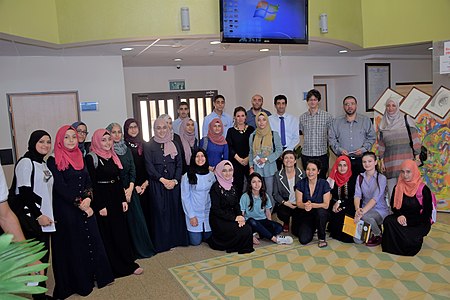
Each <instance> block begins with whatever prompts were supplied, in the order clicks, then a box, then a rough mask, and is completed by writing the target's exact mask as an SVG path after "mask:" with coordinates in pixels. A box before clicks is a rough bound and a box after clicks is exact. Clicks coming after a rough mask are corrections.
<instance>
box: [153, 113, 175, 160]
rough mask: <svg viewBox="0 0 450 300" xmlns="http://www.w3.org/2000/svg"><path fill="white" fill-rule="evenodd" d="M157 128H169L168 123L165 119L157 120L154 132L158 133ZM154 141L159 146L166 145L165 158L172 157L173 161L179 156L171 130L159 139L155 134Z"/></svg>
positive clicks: (154, 124)
mask: <svg viewBox="0 0 450 300" xmlns="http://www.w3.org/2000/svg"><path fill="white" fill-rule="evenodd" d="M157 126H168V125H167V122H166V121H165V120H164V119H160V118H158V119H156V120H155V123H153V131H154V132H156V127H157ZM153 140H154V141H155V142H157V143H159V144H164V156H167V155H170V157H171V158H172V159H174V158H175V156H176V155H177V154H178V151H177V147H175V144H174V142H173V141H172V133H171V132H170V130H167V132H166V134H165V135H164V136H163V137H159V136H158V135H156V134H155V136H154V137H153Z"/></svg>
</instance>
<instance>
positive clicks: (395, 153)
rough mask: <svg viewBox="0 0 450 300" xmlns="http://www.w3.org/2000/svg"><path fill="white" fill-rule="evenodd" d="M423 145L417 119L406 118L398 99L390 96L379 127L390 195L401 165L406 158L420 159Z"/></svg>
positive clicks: (379, 138) (380, 152) (379, 140)
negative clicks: (400, 108) (409, 133)
mask: <svg viewBox="0 0 450 300" xmlns="http://www.w3.org/2000/svg"><path fill="white" fill-rule="evenodd" d="M406 123H408V126H409V127H410V130H411V138H412V141H413V147H412V148H413V149H411V145H410V138H409V135H408V130H407V127H406V126H407V125H406ZM421 146H422V145H421V141H420V137H419V134H418V131H417V128H416V123H415V121H414V120H413V119H412V118H411V117H409V116H406V119H405V114H403V113H402V112H400V110H399V103H398V100H395V99H392V98H389V99H388V100H387V101H386V110H385V112H384V115H383V118H382V119H381V123H380V126H379V128H378V155H379V156H380V159H381V171H382V172H383V173H384V174H385V175H386V178H387V186H388V193H389V197H391V195H392V190H393V188H394V186H395V184H396V183H397V178H398V176H399V175H400V165H401V164H402V162H403V161H404V160H406V159H415V160H416V161H420V160H419V154H420V148H421ZM413 152H414V155H413Z"/></svg>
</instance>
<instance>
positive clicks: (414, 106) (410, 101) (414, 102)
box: [400, 87, 431, 119]
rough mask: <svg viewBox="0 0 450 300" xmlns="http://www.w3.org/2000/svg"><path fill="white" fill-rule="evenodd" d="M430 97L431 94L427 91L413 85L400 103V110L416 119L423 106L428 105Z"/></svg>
mask: <svg viewBox="0 0 450 300" xmlns="http://www.w3.org/2000/svg"><path fill="white" fill-rule="evenodd" d="M430 98H431V96H430V95H428V94H427V93H425V92H423V91H421V90H419V89H418V88H416V87H413V88H412V89H411V91H409V93H408V95H407V96H406V97H405V99H403V101H402V103H400V110H401V111H403V112H404V113H405V114H408V115H410V116H411V117H413V118H414V119H415V118H416V117H417V115H418V114H419V113H420V111H421V110H422V108H424V106H425V105H427V103H428V101H429V100H430Z"/></svg>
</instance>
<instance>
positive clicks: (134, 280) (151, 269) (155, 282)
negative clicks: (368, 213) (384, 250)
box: [48, 213, 450, 300]
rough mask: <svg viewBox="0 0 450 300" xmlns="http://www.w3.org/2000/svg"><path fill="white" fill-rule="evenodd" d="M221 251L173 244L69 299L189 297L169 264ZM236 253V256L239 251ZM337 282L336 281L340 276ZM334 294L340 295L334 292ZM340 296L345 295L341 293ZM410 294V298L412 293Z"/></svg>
mask: <svg viewBox="0 0 450 300" xmlns="http://www.w3.org/2000/svg"><path fill="white" fill-rule="evenodd" d="M438 222H440V223H443V224H448V225H450V214H444V213H439V214H438ZM264 246H270V243H267V242H263V243H262V244H261V246H259V248H261V247H264ZM447 251H450V250H447ZM224 255H225V253H224V252H220V251H214V250H211V249H210V248H209V247H208V246H207V245H205V244H202V245H200V246H198V247H183V248H175V249H173V250H171V251H168V252H166V253H160V254H158V255H156V256H154V257H152V258H148V259H143V260H139V261H138V262H139V264H140V265H141V266H142V267H144V269H145V271H144V273H143V274H142V275H140V276H128V277H126V278H120V279H118V280H116V281H115V282H114V284H112V285H110V286H107V287H105V288H103V289H100V290H97V289H95V290H94V291H93V292H92V293H91V295H89V296H88V297H86V298H83V297H80V296H72V297H70V298H69V299H102V300H103V299H170V300H178V299H190V296H189V295H188V293H187V292H186V291H185V290H184V289H183V287H182V286H181V285H180V283H178V281H177V280H176V279H175V277H174V276H173V275H172V274H171V273H170V271H169V268H172V267H176V266H181V265H186V264H190V263H194V262H199V261H202V260H207V259H211V258H215V257H219V256H224ZM236 256H238V257H239V255H236ZM49 275H50V279H49V281H48V283H49V284H48V285H49V289H50V291H51V290H52V289H53V282H52V279H51V276H52V275H51V273H50V274H49ZM235 279H236V278H235ZM447 280H448V279H447ZM336 283H337V284H338V283H339V280H338V281H337V282H336ZM366 292H367V291H364V290H361V298H365V297H367V296H370V295H367V294H365V293H366ZM294 294H295V291H294V293H293V294H292V295H291V296H292V297H290V296H289V295H285V298H284V299H295V297H293V295H294ZM449 297H450V295H449ZM336 298H339V297H338V296H336ZM341 298H346V297H344V296H342V297H341ZM410 298H411V299H412V297H410ZM248 299H251V298H248Z"/></svg>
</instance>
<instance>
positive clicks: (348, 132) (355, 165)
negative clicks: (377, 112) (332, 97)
mask: <svg viewBox="0 0 450 300" xmlns="http://www.w3.org/2000/svg"><path fill="white" fill-rule="evenodd" d="M357 104H358V102H357V100H356V98H355V97H354V96H347V97H345V98H344V100H343V105H344V111H345V115H343V116H340V117H337V118H336V119H335V120H334V121H333V123H332V125H331V128H330V132H329V135H328V136H329V141H330V146H331V149H332V150H333V152H334V153H335V154H336V155H337V156H340V155H347V156H348V157H350V162H351V164H352V173H353V177H356V176H357V175H358V174H360V173H362V172H364V168H363V166H362V155H363V153H364V152H367V151H370V150H371V149H372V145H373V143H374V142H375V138H376V136H375V129H374V127H373V124H372V121H370V119H369V118H368V117H366V116H364V115H361V114H357V113H356V110H357V108H358V106H357Z"/></svg>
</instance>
